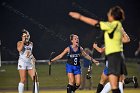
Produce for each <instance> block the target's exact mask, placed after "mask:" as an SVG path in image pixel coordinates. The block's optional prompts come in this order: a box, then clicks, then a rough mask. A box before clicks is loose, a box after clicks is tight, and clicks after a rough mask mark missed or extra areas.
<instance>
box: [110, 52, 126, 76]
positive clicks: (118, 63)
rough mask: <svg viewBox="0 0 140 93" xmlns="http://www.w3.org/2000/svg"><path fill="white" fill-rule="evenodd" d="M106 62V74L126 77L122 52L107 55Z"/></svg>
mask: <svg viewBox="0 0 140 93" xmlns="http://www.w3.org/2000/svg"><path fill="white" fill-rule="evenodd" d="M107 60H108V74H109V75H110V74H114V75H116V76H120V75H123V74H124V75H127V69H126V65H125V60H124V55H123V53H122V52H116V53H112V54H109V55H107Z"/></svg>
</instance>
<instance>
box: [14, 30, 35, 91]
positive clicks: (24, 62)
mask: <svg viewBox="0 0 140 93" xmlns="http://www.w3.org/2000/svg"><path fill="white" fill-rule="evenodd" d="M21 37H22V41H18V43H17V50H18V52H19V59H18V70H19V75H20V82H19V85H18V91H19V93H23V92H24V84H25V81H26V71H27V70H28V74H29V75H30V77H31V79H32V80H33V76H34V70H33V64H32V62H35V58H34V56H33V54H32V49H33V43H32V42H31V41H29V40H30V34H29V32H28V31H27V30H25V29H23V32H22V36H21ZM36 93H37V92H36Z"/></svg>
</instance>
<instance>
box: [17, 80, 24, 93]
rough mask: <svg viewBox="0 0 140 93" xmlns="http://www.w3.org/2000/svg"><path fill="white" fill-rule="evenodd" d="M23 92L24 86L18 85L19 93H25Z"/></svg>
mask: <svg viewBox="0 0 140 93" xmlns="http://www.w3.org/2000/svg"><path fill="white" fill-rule="evenodd" d="M23 92H24V84H23V83H21V82H20V83H19V84H18V93H23Z"/></svg>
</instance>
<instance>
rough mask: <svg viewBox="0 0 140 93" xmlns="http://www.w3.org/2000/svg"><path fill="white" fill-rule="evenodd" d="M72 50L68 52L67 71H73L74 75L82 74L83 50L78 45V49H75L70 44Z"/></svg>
mask: <svg viewBox="0 0 140 93" xmlns="http://www.w3.org/2000/svg"><path fill="white" fill-rule="evenodd" d="M69 48H70V52H69V53H68V55H67V56H68V61H67V63H66V73H73V74H74V75H77V74H81V66H80V58H81V50H80V47H78V50H77V51H74V50H73V48H72V47H71V46H69Z"/></svg>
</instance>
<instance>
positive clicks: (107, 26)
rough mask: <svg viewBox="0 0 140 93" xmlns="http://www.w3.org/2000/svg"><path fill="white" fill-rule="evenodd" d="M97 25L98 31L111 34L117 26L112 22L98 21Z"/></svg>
mask: <svg viewBox="0 0 140 93" xmlns="http://www.w3.org/2000/svg"><path fill="white" fill-rule="evenodd" d="M99 24H100V29H101V30H102V31H107V32H108V33H111V32H112V31H113V29H114V28H115V26H116V25H117V24H116V23H114V22H104V21H100V22H99Z"/></svg>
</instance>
